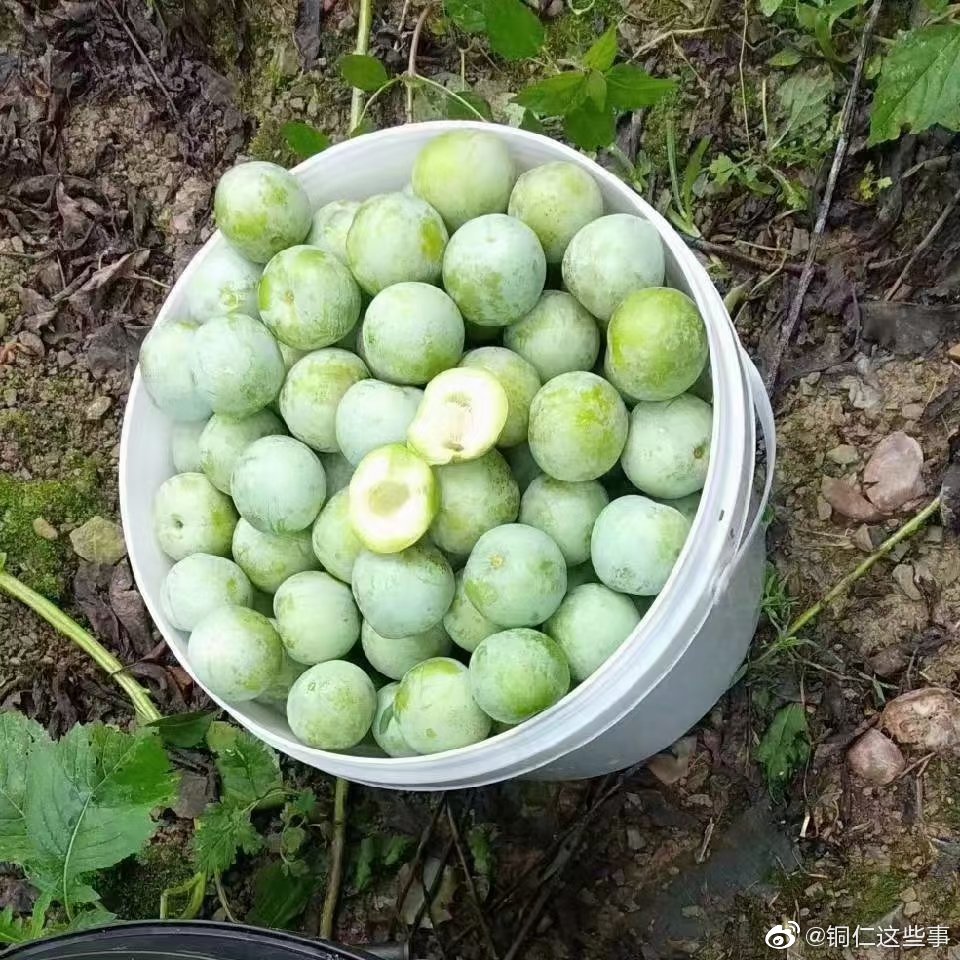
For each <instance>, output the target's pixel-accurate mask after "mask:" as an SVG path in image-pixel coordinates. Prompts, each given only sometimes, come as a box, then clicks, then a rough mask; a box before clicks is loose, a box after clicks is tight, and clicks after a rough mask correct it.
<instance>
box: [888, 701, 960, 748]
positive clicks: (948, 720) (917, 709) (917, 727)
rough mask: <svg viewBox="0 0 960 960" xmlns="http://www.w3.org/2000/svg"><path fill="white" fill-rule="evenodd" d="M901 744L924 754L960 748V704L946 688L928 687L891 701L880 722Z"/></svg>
mask: <svg viewBox="0 0 960 960" xmlns="http://www.w3.org/2000/svg"><path fill="white" fill-rule="evenodd" d="M880 722H881V725H882V726H883V727H884V729H885V730H887V731H888V732H889V734H890V736H892V737H893V739H894V740H896V741H897V743H903V744H909V745H911V746H917V747H920V748H922V749H924V750H935V751H946V750H954V749H957V748H958V747H960V700H958V699H957V698H956V697H955V696H954V695H953V694H952V693H951V692H950V691H949V690H946V689H944V688H943V687H926V688H924V689H922V690H911V691H910V692H909V693H904V694H903V695H901V696H899V697H897V698H896V700H891V701H890V703H888V704H887V705H886V707H885V708H884V711H883V714H882V715H881V718H880Z"/></svg>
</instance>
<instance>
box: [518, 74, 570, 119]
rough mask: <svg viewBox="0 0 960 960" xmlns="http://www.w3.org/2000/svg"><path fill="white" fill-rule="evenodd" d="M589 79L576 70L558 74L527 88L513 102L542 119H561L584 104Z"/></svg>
mask: <svg viewBox="0 0 960 960" xmlns="http://www.w3.org/2000/svg"><path fill="white" fill-rule="evenodd" d="M586 85H587V78H586V75H585V74H582V73H580V72H579V71H576V70H571V71H570V72H569V73H558V74H557V75H556V76H555V77H547V79H546V80H541V81H540V82H539V83H533V84H531V85H530V86H529V87H525V88H524V89H523V90H521V91H520V92H519V93H518V94H517V95H516V96H515V97H514V98H513V102H514V103H518V104H520V106H521V107H526V108H527V110H528V111H530V112H531V113H535V114H537V115H538V116H541V117H561V116H563V114H565V113H567V112H568V111H569V110H572V109H573V108H574V107H576V106H577V105H578V104H580V103H582V102H583V99H584V97H585V96H586Z"/></svg>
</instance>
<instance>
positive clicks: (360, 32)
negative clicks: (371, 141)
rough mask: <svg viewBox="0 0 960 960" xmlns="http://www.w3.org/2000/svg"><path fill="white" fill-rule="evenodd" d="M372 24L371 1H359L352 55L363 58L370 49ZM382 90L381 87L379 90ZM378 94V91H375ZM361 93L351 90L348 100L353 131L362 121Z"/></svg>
mask: <svg viewBox="0 0 960 960" xmlns="http://www.w3.org/2000/svg"><path fill="white" fill-rule="evenodd" d="M372 23H373V0H360V16H359V18H358V20H357V47H356V50H355V51H354V53H358V54H360V55H361V56H364V55H365V54H366V52H367V51H368V50H369V49H370V27H371V25H372ZM380 89H381V90H382V89H383V88H382V87H381V88H380ZM377 92H378V93H379V91H377ZM364 110H365V108H364V106H363V91H362V90H360V89H358V88H357V87H354V88H353V95H352V96H351V98H350V129H351V130H354V129H356V127H357V126H358V124H359V123H360V120H361V119H362V116H363V112H364Z"/></svg>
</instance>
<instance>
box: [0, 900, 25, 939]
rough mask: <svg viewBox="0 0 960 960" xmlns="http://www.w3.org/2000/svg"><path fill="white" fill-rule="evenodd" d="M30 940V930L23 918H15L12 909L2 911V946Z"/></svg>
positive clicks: (0, 923)
mask: <svg viewBox="0 0 960 960" xmlns="http://www.w3.org/2000/svg"><path fill="white" fill-rule="evenodd" d="M30 939H32V938H31V936H30V930H29V928H28V927H27V924H25V923H24V921H23V919H22V918H21V917H15V916H14V915H13V910H12V909H11V908H10V907H4V908H3V909H2V910H0V946H7V945H9V944H11V943H23V942H24V941H26V940H30Z"/></svg>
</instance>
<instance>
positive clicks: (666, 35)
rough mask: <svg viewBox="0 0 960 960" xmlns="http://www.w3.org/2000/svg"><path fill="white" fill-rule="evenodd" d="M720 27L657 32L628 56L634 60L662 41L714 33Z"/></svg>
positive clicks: (653, 48)
mask: <svg viewBox="0 0 960 960" xmlns="http://www.w3.org/2000/svg"><path fill="white" fill-rule="evenodd" d="M720 29H721V28H720V27H710V26H706V27H689V28H687V29H676V30H664V32H663V33H658V34H657V35H656V36H655V37H653V38H652V39H650V40H648V41H647V42H646V43H644V44H641V45H640V46H639V47H637V49H636V51H635V52H634V54H633V56H632V57H630V59H631V60H636V59H637V58H638V57H642V56H643V55H644V54H645V53H649V52H650V51H651V50H655V49H656V48H657V47H659V46H660V44H662V43H666V42H667V41H668V40H673V39H674V38H675V37H694V36H697V35H698V34H701V33H714V32H716V31H717V30H720Z"/></svg>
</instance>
